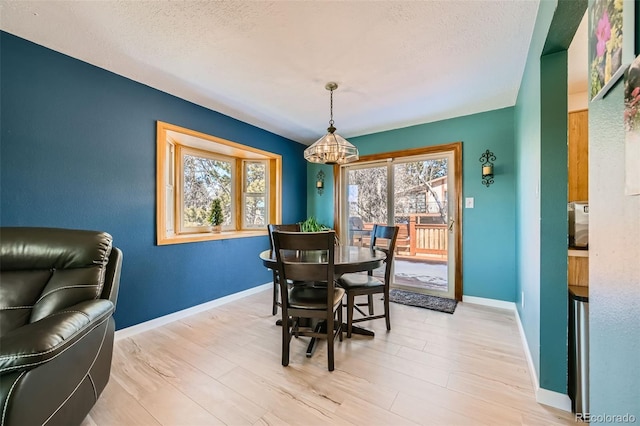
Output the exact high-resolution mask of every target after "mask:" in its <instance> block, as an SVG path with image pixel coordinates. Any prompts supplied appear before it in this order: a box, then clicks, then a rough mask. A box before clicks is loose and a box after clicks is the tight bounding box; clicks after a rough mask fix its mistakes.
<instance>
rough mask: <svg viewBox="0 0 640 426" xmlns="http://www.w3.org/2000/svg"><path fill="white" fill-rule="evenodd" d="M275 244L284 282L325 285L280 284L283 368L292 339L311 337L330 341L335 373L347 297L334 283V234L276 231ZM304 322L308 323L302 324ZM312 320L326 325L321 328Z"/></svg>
mask: <svg viewBox="0 0 640 426" xmlns="http://www.w3.org/2000/svg"><path fill="white" fill-rule="evenodd" d="M273 241H274V247H275V252H276V260H277V262H276V264H277V266H276V268H277V270H278V275H279V278H280V282H281V283H286V282H289V281H306V282H309V281H313V282H317V283H322V286H320V285H315V286H291V287H289V286H287V285H280V301H281V312H282V365H283V366H287V365H289V349H290V346H291V336H296V337H299V336H310V337H315V338H324V339H326V340H327V359H328V368H329V371H333V370H334V340H335V338H336V336H337V337H339V339H340V341H342V298H343V296H344V294H345V291H344V289H342V288H340V287H337V286H336V285H335V281H334V275H335V274H334V268H335V260H334V259H335V231H323V232H284V231H274V232H273ZM292 253H295V254H293V255H292ZM301 319H308V320H309V321H308V322H302V321H300V320H301ZM313 320H315V322H316V323H318V321H320V322H321V323H323V324H321V325H322V327H319V326H318V324H314V323H313V322H314V321H313Z"/></svg>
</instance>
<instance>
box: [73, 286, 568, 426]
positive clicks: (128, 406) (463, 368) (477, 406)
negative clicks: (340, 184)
mask: <svg viewBox="0 0 640 426" xmlns="http://www.w3.org/2000/svg"><path fill="white" fill-rule="evenodd" d="M376 303H381V302H380V301H376ZM277 318H278V316H275V317H274V316H272V315H271V291H270V290H267V291H264V292H261V293H257V294H254V295H251V296H248V297H245V298H243V299H241V300H238V301H234V302H231V303H228V304H226V305H223V306H220V307H216V308H213V309H211V310H208V311H206V312H203V313H200V314H196V315H192V316H190V317H187V318H184V319H182V320H179V321H175V322H173V323H170V324H168V325H164V326H161V327H159V328H156V329H153V330H150V331H145V332H142V333H140V334H137V335H135V336H133V337H129V338H125V339H120V340H117V341H116V343H115V348H114V356H113V368H112V372H111V380H110V381H109V384H108V385H107V387H106V389H105V391H104V392H103V394H102V396H101V397H100V399H99V400H98V402H97V404H96V405H95V406H94V408H93V410H92V411H91V413H90V414H89V416H88V417H87V418H86V419H85V421H84V423H83V426H90V425H99V426H103V425H104V426H106V425H127V426H129V425H305V426H306V425H327V424H331V425H333V424H336V425H363V426H365V425H366V426H369V425H385V426H387V425H475V424H479V425H563V424H570V423H574V421H573V420H574V417H573V415H572V414H571V413H567V412H564V411H560V410H557V409H554V408H550V407H547V406H544V405H541V404H538V403H536V401H535V396H534V391H533V389H532V384H531V378H530V375H529V371H528V365H527V362H526V358H525V354H524V350H523V348H522V344H521V340H520V336H519V333H518V326H517V323H516V319H515V317H514V314H513V312H509V311H506V310H501V309H495V308H488V307H484V306H479V305H473V304H468V303H459V304H458V307H457V309H456V312H455V313H454V314H453V315H450V314H445V313H440V312H435V311H430V310H426V309H420V308H414V307H409V306H404V305H398V304H395V303H391V331H390V332H387V331H386V328H385V325H384V320H374V321H370V322H366V323H361V324H359V325H365V326H368V327H370V328H372V329H374V330H375V331H376V336H375V337H363V336H354V337H353V338H352V339H347V338H346V336H345V339H344V341H343V342H338V341H336V353H335V364H336V369H335V371H333V372H329V371H327V354H326V352H327V351H326V342H324V341H321V343H320V344H319V346H318V349H317V351H316V353H315V354H314V355H313V357H311V358H306V356H305V350H306V346H307V342H308V338H300V339H297V340H296V339H292V342H291V358H290V364H289V366H288V367H282V365H281V358H280V356H281V353H280V351H281V349H280V348H281V341H280V339H281V332H280V327H278V326H276V325H275V321H276V319H277ZM345 318H346V315H345Z"/></svg>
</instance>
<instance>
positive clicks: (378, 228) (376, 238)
mask: <svg viewBox="0 0 640 426" xmlns="http://www.w3.org/2000/svg"><path fill="white" fill-rule="evenodd" d="M399 231H400V228H399V227H398V226H386V225H378V224H375V225H373V230H372V231H371V248H372V249H376V250H381V251H383V252H385V254H386V255H387V258H386V259H385V261H384V263H385V271H384V280H385V284H387V285H388V284H389V281H390V279H391V265H392V263H393V255H394V254H395V251H396V242H397V241H398V232H399ZM380 240H384V241H385V243H384V245H383V244H382V242H381V241H380Z"/></svg>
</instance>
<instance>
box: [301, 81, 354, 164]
mask: <svg viewBox="0 0 640 426" xmlns="http://www.w3.org/2000/svg"><path fill="white" fill-rule="evenodd" d="M324 88H325V89H327V90H329V91H330V92H331V119H330V120H329V128H327V132H328V133H327V134H326V135H324V136H323V137H321V138H320V139H318V140H317V141H315V142H314V143H313V145H311V146H310V147H309V148H307V149H305V150H304V159H305V160H307V161H309V162H311V163H322V164H345V163H350V162H352V161H357V160H358V148H356V147H355V146H353V145H351V144H350V143H349V141H347V140H346V139H345V138H343V137H342V136H340V135H339V134H337V133H335V131H336V128H335V127H333V91H334V90H336V89H337V88H338V85H337V84H336V83H334V82H332V81H331V82H329V83H327V84H326V85H325V86H324Z"/></svg>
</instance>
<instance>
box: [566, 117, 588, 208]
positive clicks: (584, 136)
mask: <svg viewBox="0 0 640 426" xmlns="http://www.w3.org/2000/svg"><path fill="white" fill-rule="evenodd" d="M568 140H569V142H568V144H569V146H568V160H569V161H568V163H569V164H568V167H569V176H568V180H569V200H568V201H588V200H589V111H588V110H583V111H576V112H570V113H569V137H568Z"/></svg>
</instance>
